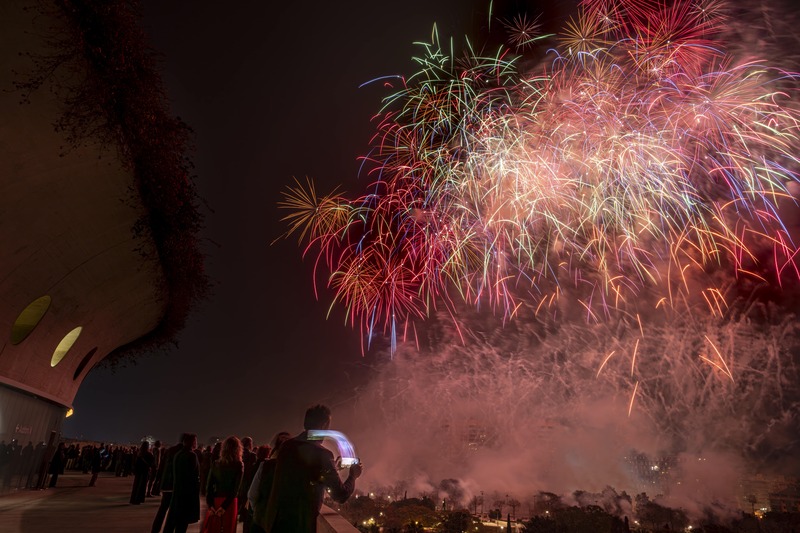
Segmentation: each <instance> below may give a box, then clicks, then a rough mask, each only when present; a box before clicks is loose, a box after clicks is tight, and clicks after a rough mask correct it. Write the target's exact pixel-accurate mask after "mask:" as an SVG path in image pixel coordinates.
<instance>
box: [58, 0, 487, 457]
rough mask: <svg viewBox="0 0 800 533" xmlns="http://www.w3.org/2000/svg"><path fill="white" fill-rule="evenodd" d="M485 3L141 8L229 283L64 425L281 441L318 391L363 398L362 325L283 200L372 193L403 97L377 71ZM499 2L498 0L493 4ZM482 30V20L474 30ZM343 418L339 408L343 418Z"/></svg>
mask: <svg viewBox="0 0 800 533" xmlns="http://www.w3.org/2000/svg"><path fill="white" fill-rule="evenodd" d="M486 4H488V2H482V1H477V0H476V1H465V0H435V1H430V0H404V1H403V2H374V1H366V0H357V1H348V2H343V3H342V2H318V1H314V2H286V3H285V5H282V6H279V7H275V5H274V4H273V3H271V2H270V3H267V2H262V1H253V0H250V1H245V2H235V3H232V4H229V5H226V7H225V9H224V10H221V9H220V7H219V5H218V4H210V3H199V2H195V1H189V0H183V1H173V2H161V1H145V2H143V3H142V8H143V9H142V15H143V21H142V24H143V26H144V27H145V28H146V30H147V31H148V32H149V33H150V35H151V40H152V41H151V42H152V45H153V47H154V48H155V49H156V50H157V51H158V52H159V53H160V54H161V56H162V57H161V60H162V61H161V65H162V76H163V80H164V83H165V86H166V89H167V93H168V96H169V99H170V101H171V104H172V106H173V110H174V113H175V114H176V115H178V116H180V117H181V118H182V119H183V120H184V121H185V122H187V123H188V124H189V125H190V126H191V127H192V128H193V130H194V132H195V151H194V153H193V154H192V157H193V161H194V163H195V165H196V174H197V178H196V183H197V185H198V191H199V194H200V195H201V197H202V198H204V199H205V201H206V202H207V203H208V209H206V210H205V211H206V230H205V231H204V233H203V234H202V236H201V237H202V239H203V246H204V249H205V250H206V251H207V253H208V260H207V270H208V273H209V274H210V276H211V278H212V279H213V282H214V283H215V287H214V290H213V294H212V296H211V297H210V298H209V299H208V300H207V301H206V302H204V303H203V304H202V305H201V306H200V308H198V309H197V310H196V311H195V313H194V314H193V316H191V317H190V320H189V322H188V324H187V327H186V329H185V330H184V331H183V332H182V333H181V334H180V336H179V338H178V341H179V348H178V349H174V350H172V351H171V352H169V353H166V354H164V353H157V354H152V355H147V356H144V357H140V358H139V359H138V361H137V362H136V364H135V365H128V366H127V367H125V368H118V369H116V370H115V371H111V370H109V369H105V368H95V369H94V370H93V371H92V372H90V373H89V375H88V377H87V378H86V379H85V381H84V382H83V385H82V386H81V389H80V390H79V392H78V394H77V397H76V398H75V402H74V408H75V415H74V416H73V417H72V418H70V419H68V420H67V422H66V423H65V426H64V429H63V432H64V436H66V437H83V438H87V439H96V440H105V441H109V440H110V441H117V442H135V441H137V440H139V439H140V438H141V437H143V436H145V435H152V436H153V437H155V438H160V439H163V440H166V441H167V442H172V441H175V440H176V439H177V438H178V435H179V433H180V432H183V431H192V432H196V433H198V434H199V436H200V439H201V441H202V442H206V441H207V440H208V439H209V438H210V437H222V438H224V437H225V436H227V435H229V434H236V435H240V436H243V435H245V434H248V435H252V436H253V437H254V438H255V439H256V441H257V442H266V441H267V440H268V439H270V438H271V436H272V435H273V434H274V433H275V432H276V431H279V430H289V431H291V432H295V431H300V430H301V429H302V428H301V421H302V413H303V412H304V410H305V408H306V407H307V406H308V405H310V404H312V403H316V402H325V403H328V404H330V405H331V406H333V407H334V417H335V408H336V406H337V405H343V404H344V403H346V402H347V400H348V399H350V398H352V397H353V395H354V394H355V392H354V391H355V390H357V388H358V386H359V384H360V383H361V382H363V379H364V368H365V366H366V365H367V364H368V363H369V362H370V360H371V358H374V357H381V356H383V355H382V354H381V353H380V352H375V353H368V354H367V356H366V357H363V356H362V354H361V347H360V338H359V333H358V332H357V331H354V330H352V329H351V328H349V327H345V326H344V324H343V315H342V313H341V311H340V310H337V311H334V313H333V314H332V315H331V318H329V319H326V314H327V310H328V305H329V303H330V299H329V298H328V297H327V296H326V295H324V294H323V295H322V297H321V298H320V300H319V301H318V300H317V299H316V298H315V296H314V291H313V286H312V281H311V280H312V278H311V268H312V261H311V260H306V261H303V260H302V258H301V251H300V249H299V247H298V244H297V242H296V240H277V242H275V243H274V244H272V243H273V241H275V240H276V239H277V238H278V237H280V236H281V234H282V233H283V231H284V230H285V227H284V226H283V224H282V223H281V222H280V217H281V213H280V212H279V210H278V208H277V202H278V201H279V200H280V192H281V191H282V190H283V189H284V188H285V187H286V186H287V185H290V184H291V183H292V180H293V177H297V178H298V179H303V180H304V179H305V177H306V176H308V177H311V178H313V179H314V180H315V182H316V183H317V186H318V190H319V191H320V192H327V191H329V190H331V189H333V187H335V186H336V185H338V184H341V185H342V186H343V189H344V190H345V191H349V192H351V193H357V192H360V191H361V189H362V188H363V187H364V185H365V184H366V180H367V178H366V177H361V178H359V177H358V161H357V158H358V156H360V155H363V154H364V152H365V151H366V148H367V145H368V140H369V137H370V135H371V133H372V131H373V126H372V124H371V123H370V119H371V117H372V116H373V115H374V114H375V113H376V112H377V111H378V110H379V107H380V100H381V98H382V97H383V96H386V95H387V94H388V92H387V91H386V90H385V89H384V88H383V87H381V85H380V84H378V83H376V84H372V85H369V86H367V87H365V88H359V85H361V84H363V83H364V82H367V81H369V80H371V79H374V78H377V77H380V76H387V75H394V74H405V75H409V74H412V73H413V72H415V71H416V69H415V67H414V65H413V63H412V60H411V58H412V56H413V55H414V54H416V53H418V52H419V51H420V50H421V49H420V47H418V46H415V45H414V44H413V43H414V42H415V41H427V40H429V39H430V35H431V29H432V26H433V24H434V23H437V24H438V27H439V31H440V34H441V35H454V36H456V37H457V38H458V39H457V42H460V41H461V36H463V35H465V34H466V33H471V32H473V31H474V28H476V27H478V26H480V25H481V24H483V23H484V21H485V19H486ZM495 5H498V3H495ZM476 25H477V26H476ZM335 425H336V423H335V419H334V426H335Z"/></svg>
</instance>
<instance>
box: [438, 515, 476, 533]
mask: <svg viewBox="0 0 800 533" xmlns="http://www.w3.org/2000/svg"><path fill="white" fill-rule="evenodd" d="M470 526H472V515H470V514H469V512H468V511H448V512H444V513H442V522H441V530H440V531H442V532H443V533H463V532H464V531H470V529H471V528H470Z"/></svg>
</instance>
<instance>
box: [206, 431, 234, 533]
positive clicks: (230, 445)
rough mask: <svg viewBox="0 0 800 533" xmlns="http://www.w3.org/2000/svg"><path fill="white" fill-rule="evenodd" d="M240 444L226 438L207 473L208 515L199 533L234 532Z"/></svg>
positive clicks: (231, 438) (230, 438) (232, 438)
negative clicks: (201, 531) (217, 456)
mask: <svg viewBox="0 0 800 533" xmlns="http://www.w3.org/2000/svg"><path fill="white" fill-rule="evenodd" d="M243 472H244V465H243V464H242V443H241V442H240V441H239V439H237V438H236V437H233V436H231V437H228V438H227V439H225V442H224V443H223V444H222V450H221V453H220V457H219V460H217V461H216V462H214V464H213V466H212V467H211V470H210V471H209V473H208V483H207V484H206V503H207V504H208V516H207V518H206V524H204V526H203V531H206V528H208V531H210V532H212V533H220V532H221V533H235V532H236V509H238V502H237V501H236V495H237V494H238V493H239V484H240V483H241V482H242V473H243Z"/></svg>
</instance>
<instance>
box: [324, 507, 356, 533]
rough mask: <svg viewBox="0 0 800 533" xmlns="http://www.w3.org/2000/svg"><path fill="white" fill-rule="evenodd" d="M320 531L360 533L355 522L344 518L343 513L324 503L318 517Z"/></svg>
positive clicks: (328, 532) (326, 532)
mask: <svg viewBox="0 0 800 533" xmlns="http://www.w3.org/2000/svg"><path fill="white" fill-rule="evenodd" d="M317 532H318V533H358V529H356V528H355V527H354V526H353V524H351V523H350V522H348V521H347V520H345V519H344V517H343V516H342V515H340V514H339V513H337V512H336V511H334V510H333V509H331V508H330V507H328V506H327V505H323V506H322V509H321V510H320V512H319V518H317Z"/></svg>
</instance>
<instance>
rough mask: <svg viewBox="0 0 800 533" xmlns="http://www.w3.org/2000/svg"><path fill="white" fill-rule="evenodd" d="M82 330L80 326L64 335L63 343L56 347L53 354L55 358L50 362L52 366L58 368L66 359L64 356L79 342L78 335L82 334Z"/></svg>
mask: <svg viewBox="0 0 800 533" xmlns="http://www.w3.org/2000/svg"><path fill="white" fill-rule="evenodd" d="M82 329H83V328H82V327H81V326H78V327H77V328H75V329H73V330H72V331H70V332H69V333H67V334H66V335H64V338H63V339H61V342H59V343H58V346H56V351H55V352H53V358H52V359H51V360H50V366H56V365H57V364H58V363H60V362H61V360H62V359H64V356H65V355H67V352H68V351H69V349H70V348H72V345H73V344H75V341H76V340H78V335H80V334H81V330H82Z"/></svg>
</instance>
